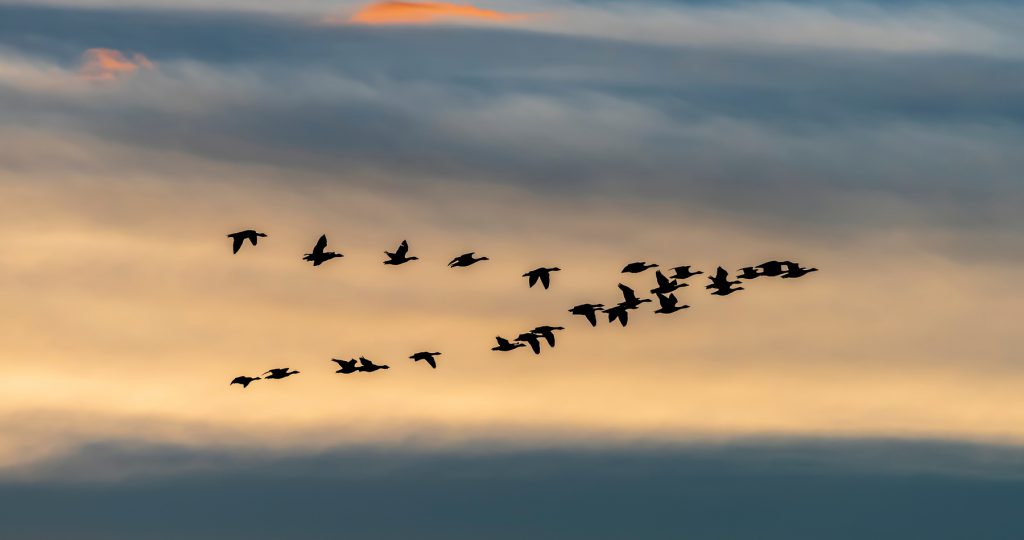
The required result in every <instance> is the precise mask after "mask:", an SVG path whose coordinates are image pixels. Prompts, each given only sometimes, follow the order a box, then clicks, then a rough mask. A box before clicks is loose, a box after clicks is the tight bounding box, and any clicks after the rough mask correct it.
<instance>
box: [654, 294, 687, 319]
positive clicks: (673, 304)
mask: <svg viewBox="0 0 1024 540" xmlns="http://www.w3.org/2000/svg"><path fill="white" fill-rule="evenodd" d="M658 303H659V304H661V307H659V308H658V309H656V310H654V312H655V313H662V314H665V315H667V314H669V313H675V312H677V311H679V310H683V309H686V308H688V307H690V306H688V305H686V304H683V305H681V306H680V305H678V304H679V300H677V299H676V295H674V294H670V295H668V296H665V295H663V294H659V295H658Z"/></svg>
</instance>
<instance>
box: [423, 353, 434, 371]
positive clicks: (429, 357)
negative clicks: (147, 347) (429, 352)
mask: <svg viewBox="0 0 1024 540" xmlns="http://www.w3.org/2000/svg"><path fill="white" fill-rule="evenodd" d="M424 360H426V361H427V363H428V364H430V367H432V368H434V369H437V362H435V361H434V357H433V356H427V357H426V358H424Z"/></svg>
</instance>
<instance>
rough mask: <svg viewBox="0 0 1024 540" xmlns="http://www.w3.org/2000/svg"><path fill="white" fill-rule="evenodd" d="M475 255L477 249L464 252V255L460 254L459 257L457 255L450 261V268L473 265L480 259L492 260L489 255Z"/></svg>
mask: <svg viewBox="0 0 1024 540" xmlns="http://www.w3.org/2000/svg"><path fill="white" fill-rule="evenodd" d="M474 255H476V252H475V251H470V252H469V253H463V254H462V255H459V256H458V257H455V258H454V259H452V261H451V262H450V263H448V267H449V268H459V267H464V266H472V265H474V264H476V263H478V262H480V261H489V260H490V259H488V258H487V257H473V256H474Z"/></svg>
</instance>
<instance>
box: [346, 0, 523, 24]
mask: <svg viewBox="0 0 1024 540" xmlns="http://www.w3.org/2000/svg"><path fill="white" fill-rule="evenodd" d="M526 18H527V15H523V14H516V13H504V12H501V11H495V10H491V9H484V8H480V7H477V6H474V5H471V4H452V3H447V2H375V3H372V4H368V5H366V6H364V7H363V8H361V9H360V10H359V11H358V12H356V13H355V14H353V15H352V16H351V17H349V18H348V22H350V23H355V24H372V25H381V24H431V23H437V22H449V21H458V20H477V21H489V22H515V21H521V20H524V19H526Z"/></svg>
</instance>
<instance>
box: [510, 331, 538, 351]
mask: <svg viewBox="0 0 1024 540" xmlns="http://www.w3.org/2000/svg"><path fill="white" fill-rule="evenodd" d="M516 341H519V342H521V343H527V344H529V345H530V348H531V349H533V354H540V337H539V336H538V335H537V334H534V333H531V332H523V333H522V334H519V335H518V336H516Z"/></svg>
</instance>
